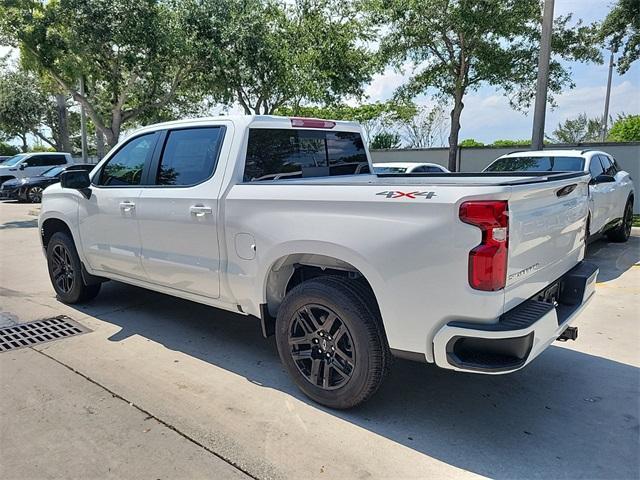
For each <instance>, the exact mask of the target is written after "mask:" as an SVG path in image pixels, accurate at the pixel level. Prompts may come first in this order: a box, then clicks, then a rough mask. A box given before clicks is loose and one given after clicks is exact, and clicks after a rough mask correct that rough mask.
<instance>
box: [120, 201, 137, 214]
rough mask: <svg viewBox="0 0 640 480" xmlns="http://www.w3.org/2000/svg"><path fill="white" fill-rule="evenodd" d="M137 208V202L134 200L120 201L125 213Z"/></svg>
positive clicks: (121, 208)
mask: <svg viewBox="0 0 640 480" xmlns="http://www.w3.org/2000/svg"><path fill="white" fill-rule="evenodd" d="M135 208H136V204H135V203H133V202H129V201H126V202H120V210H122V211H123V212H124V213H129V212H131V211H133V210H134V209H135Z"/></svg>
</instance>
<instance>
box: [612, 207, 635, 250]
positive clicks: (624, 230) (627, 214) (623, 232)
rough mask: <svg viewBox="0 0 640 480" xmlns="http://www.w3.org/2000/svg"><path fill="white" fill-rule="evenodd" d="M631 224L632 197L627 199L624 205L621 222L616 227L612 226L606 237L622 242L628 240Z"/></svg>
mask: <svg viewBox="0 0 640 480" xmlns="http://www.w3.org/2000/svg"><path fill="white" fill-rule="evenodd" d="M632 225H633V199H632V198H630V199H629V200H627V203H626V205H625V206H624V213H623V215H622V222H620V225H618V226H617V227H616V228H612V229H611V230H609V231H608V232H607V238H608V239H609V240H611V241H612V242H619V243H623V242H626V241H627V240H629V237H630V236H631V227H632Z"/></svg>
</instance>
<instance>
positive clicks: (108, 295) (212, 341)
mask: <svg viewBox="0 0 640 480" xmlns="http://www.w3.org/2000/svg"><path fill="white" fill-rule="evenodd" d="M639 243H640V239H639V238H632V243H630V244H627V245H626V246H624V245H622V246H620V245H618V244H607V243H604V242H598V243H596V244H593V245H591V246H590V248H589V251H588V256H589V257H590V258H591V259H592V260H593V261H595V262H597V263H599V264H600V265H601V276H600V281H607V280H611V279H614V278H617V277H618V276H620V274H621V273H622V272H623V271H624V270H626V269H628V268H631V266H632V265H633V264H635V263H636V262H637V261H638V248H637V247H638V245H639ZM605 247H606V248H605ZM619 247H621V248H619ZM124 299H127V301H128V302H129V303H128V305H130V304H131V300H132V299H135V301H136V302H137V304H136V305H134V306H127V307H125V306H124V305H123V310H124V311H119V312H114V311H113V307H117V306H118V305H120V304H124V303H125V302H124ZM109 306H110V307H112V308H111V309H110V313H101V312H104V311H105V308H106V307H109ZM81 309H82V311H83V312H86V313H89V314H91V315H94V316H95V317H97V318H99V319H101V320H103V321H106V322H109V323H111V324H115V325H118V326H119V327H120V328H121V330H120V331H119V332H118V333H117V334H115V335H113V336H112V337H110V339H109V340H111V341H113V342H118V341H121V340H124V339H126V338H128V337H130V336H133V335H140V336H142V337H145V338H147V339H150V340H152V341H154V342H157V343H159V344H162V345H164V346H165V347H166V348H168V349H171V350H173V351H178V352H182V353H184V354H186V355H190V356H192V357H194V358H197V359H200V360H202V361H204V362H207V363H209V364H211V365H215V366H217V367H220V368H223V369H225V370H228V371H231V372H234V373H236V374H238V375H242V376H243V377H245V378H246V379H247V380H249V381H251V382H253V383H254V384H257V385H260V386H262V387H265V388H272V389H277V390H279V391H282V392H285V393H287V394H289V395H292V396H294V397H296V398H298V399H300V400H301V401H303V402H305V403H307V404H309V405H312V406H314V407H315V408H318V409H321V410H323V411H325V412H327V413H329V414H331V415H335V416H337V417H339V418H341V419H343V420H345V421H348V422H351V423H352V424H355V425H358V426H359V427H362V428H364V429H367V430H369V431H371V432H374V433H376V434H378V435H381V436H384V437H386V438H388V439H390V440H393V441H395V442H397V443H399V444H402V445H404V446H406V447H408V448H411V449H413V450H415V451H418V452H421V453H423V454H425V455H428V456H430V457H433V458H437V459H439V460H441V461H443V462H446V463H448V464H450V465H454V466H456V467H459V468H463V469H465V470H469V471H472V472H475V473H478V474H481V475H485V476H489V477H493V478H501V479H512V478H578V477H587V478H625V479H626V478H634V479H636V478H639V477H640V463H639V460H638V456H637V455H638V451H640V444H639V438H640V427H639V423H638V416H639V403H638V398H639V392H640V369H638V368H636V367H633V366H630V365H626V364H622V363H619V362H615V361H611V360H608V359H605V358H601V357H596V356H592V355H588V354H584V353H580V352H576V351H573V350H569V349H565V348H562V347H557V346H552V347H551V348H549V349H548V350H547V351H546V352H545V353H543V354H542V355H541V356H540V357H539V358H538V359H536V361H535V362H533V363H532V364H531V365H529V366H528V367H526V368H525V369H523V370H521V371H519V372H516V373H514V374H510V375H499V376H485V375H472V374H461V373H454V372H448V371H444V370H440V369H438V368H436V367H433V366H431V365H426V364H419V363H412V362H407V361H402V360H396V362H395V364H394V366H393V368H392V372H391V375H390V376H389V378H387V379H386V381H385V383H384V384H383V385H382V387H381V389H380V391H379V392H378V393H377V394H376V395H375V396H374V397H373V398H372V399H371V400H370V401H369V402H368V403H366V404H365V405H362V406H361V407H359V408H357V409H354V410H351V411H347V412H340V411H332V410H328V409H325V408H323V407H321V406H319V405H316V404H314V403H313V402H311V401H310V400H308V399H307V398H306V397H304V396H303V395H302V394H301V393H300V392H299V391H298V390H297V389H296V387H295V386H294V384H293V383H292V381H291V380H290V379H289V377H288V376H287V374H286V373H285V371H284V370H283V368H282V366H281V364H280V361H279V359H278V354H277V350H276V347H275V342H274V340H273V338H270V339H268V340H265V339H263V338H262V336H261V332H260V328H259V325H258V322H257V320H256V319H252V318H247V317H244V316H240V315H237V314H233V313H229V312H225V311H222V310H218V309H215V308H211V307H207V306H204V305H199V304H195V303H192V302H189V301H186V300H180V299H177V298H174V297H170V296H167V295H162V294H159V293H154V292H150V291H146V290H143V289H139V288H136V287H132V286H128V285H124V284H120V283H117V282H109V283H107V284H105V285H104V286H103V291H102V292H101V294H100V295H99V296H98V298H97V299H96V300H95V301H93V302H92V303H91V304H88V305H85V306H83V307H81ZM612 321H615V320H612ZM205 368H206V367H205ZM381 454H383V452H381ZM612 459H618V461H612ZM619 459H624V461H619Z"/></svg>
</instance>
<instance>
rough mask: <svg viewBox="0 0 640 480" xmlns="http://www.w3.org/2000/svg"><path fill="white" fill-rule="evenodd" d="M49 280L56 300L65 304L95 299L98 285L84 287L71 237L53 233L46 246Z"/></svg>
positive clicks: (78, 259) (98, 288)
mask: <svg viewBox="0 0 640 480" xmlns="http://www.w3.org/2000/svg"><path fill="white" fill-rule="evenodd" d="M47 266H48V268H49V278H50V279H51V284H52V285H53V289H54V290H55V292H56V296H57V297H58V299H59V300H60V301H61V302H63V303H67V304H74V303H82V302H86V301H88V300H91V299H93V298H95V296H96V295H98V292H100V286H101V284H100V283H96V284H93V285H86V284H85V283H84V281H83V279H82V263H81V262H80V257H78V252H77V251H76V247H75V244H74V243H73V240H72V239H71V237H70V236H69V235H68V234H67V233H64V232H57V233H54V234H53V236H52V237H51V239H50V240H49V244H48V245H47Z"/></svg>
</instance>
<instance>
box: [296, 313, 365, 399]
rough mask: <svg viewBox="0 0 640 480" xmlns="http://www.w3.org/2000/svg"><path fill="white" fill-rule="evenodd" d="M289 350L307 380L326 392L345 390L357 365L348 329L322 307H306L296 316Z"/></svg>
mask: <svg viewBox="0 0 640 480" xmlns="http://www.w3.org/2000/svg"><path fill="white" fill-rule="evenodd" d="M289 348H290V353H291V357H292V358H293V361H294V363H295V365H296V367H297V368H298V370H299V371H300V373H301V374H302V375H303V376H304V378H306V379H307V381H308V382H310V383H311V384H312V385H314V386H316V387H321V388H323V389H324V390H334V389H336V388H340V387H342V386H343V385H344V384H345V383H347V382H348V381H349V379H350V378H351V376H352V374H353V371H354V368H355V365H356V354H355V350H354V348H353V338H352V337H351V332H350V331H349V328H348V327H347V325H346V324H345V323H344V322H343V321H342V320H341V319H340V317H338V315H337V314H336V313H335V312H334V311H332V310H331V309H329V308H328V307H325V306H323V305H317V304H310V305H305V306H304V307H302V308H301V309H299V310H298V311H297V312H296V313H295V315H294V319H293V321H292V322H291V328H290V329H289Z"/></svg>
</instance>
